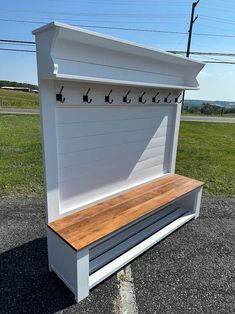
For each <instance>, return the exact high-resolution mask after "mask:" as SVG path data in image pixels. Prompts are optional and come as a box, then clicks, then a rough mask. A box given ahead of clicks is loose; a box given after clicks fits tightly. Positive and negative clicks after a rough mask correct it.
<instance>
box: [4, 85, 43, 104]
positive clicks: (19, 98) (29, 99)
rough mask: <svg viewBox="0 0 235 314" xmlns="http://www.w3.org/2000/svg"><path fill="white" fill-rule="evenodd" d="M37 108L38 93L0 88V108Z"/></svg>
mask: <svg viewBox="0 0 235 314" xmlns="http://www.w3.org/2000/svg"><path fill="white" fill-rule="evenodd" d="M1 107H2V108H38V107H39V104H38V94H34V93H27V92H18V91H9V90H3V89H0V108H1Z"/></svg>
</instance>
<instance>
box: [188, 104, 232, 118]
mask: <svg viewBox="0 0 235 314" xmlns="http://www.w3.org/2000/svg"><path fill="white" fill-rule="evenodd" d="M184 111H185V112H188V113H192V114H195V113H199V114H205V115H214V114H217V115H221V116H222V115H223V114H227V113H235V107H233V108H225V107H222V106H217V105H211V104H209V103H204V104H202V106H184Z"/></svg>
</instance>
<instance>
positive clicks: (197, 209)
mask: <svg viewBox="0 0 235 314" xmlns="http://www.w3.org/2000/svg"><path fill="white" fill-rule="evenodd" d="M202 190H203V188H202V187H201V188H199V189H197V190H196V192H195V194H196V195H195V201H194V208H193V211H194V213H195V219H196V218H198V217H199V214H200V207H201V199H202Z"/></svg>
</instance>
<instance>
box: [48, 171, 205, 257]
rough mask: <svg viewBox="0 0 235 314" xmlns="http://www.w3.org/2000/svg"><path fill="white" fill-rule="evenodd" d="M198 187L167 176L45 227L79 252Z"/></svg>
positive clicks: (194, 182)
mask: <svg viewBox="0 0 235 314" xmlns="http://www.w3.org/2000/svg"><path fill="white" fill-rule="evenodd" d="M202 185H203V182H200V181H197V180H194V179H190V178H187V177H184V176H180V175H176V174H173V175H169V176H167V177H164V178H162V179H159V180H156V181H152V182H151V183H147V184H144V185H142V186H140V187H138V188H135V189H133V190H131V191H129V192H125V193H123V194H121V195H118V196H116V197H113V198H111V199H109V200H106V201H104V202H101V203H99V204H96V205H94V206H91V207H89V208H86V209H84V210H82V211H79V212H77V213H74V214H71V215H69V216H66V217H64V218H61V219H58V220H56V221H53V222H51V223H49V224H48V227H49V228H50V229H51V230H53V231H54V232H55V233H56V234H58V235H59V236H60V237H61V238H62V239H63V240H64V241H66V242H67V243H68V244H69V245H70V246H71V247H72V248H73V249H75V250H76V251H79V250H81V249H83V248H85V247H87V246H89V245H92V244H94V243H95V242H97V241H98V240H100V239H102V238H104V237H106V236H108V235H110V234H112V233H114V232H116V231H118V230H119V229H121V228H123V227H125V226H127V225H128V224H131V223H133V222H134V221H136V220H138V219H140V218H142V217H144V216H146V215H147V214H149V213H151V212H153V211H154V210H157V209H159V208H161V207H162V206H165V205H167V204H169V203H171V202H172V201H174V200H176V199H177V198H179V197H181V196H183V195H185V194H187V193H189V192H191V191H193V190H195V189H197V188H199V187H201V186H202Z"/></svg>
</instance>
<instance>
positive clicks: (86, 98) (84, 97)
mask: <svg viewBox="0 0 235 314" xmlns="http://www.w3.org/2000/svg"><path fill="white" fill-rule="evenodd" d="M90 90H91V89H90V88H88V90H87V92H86V94H85V95H83V101H84V102H87V103H88V104H90V103H91V102H92V99H91V98H90V99H89V98H88V94H89V92H90Z"/></svg>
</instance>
